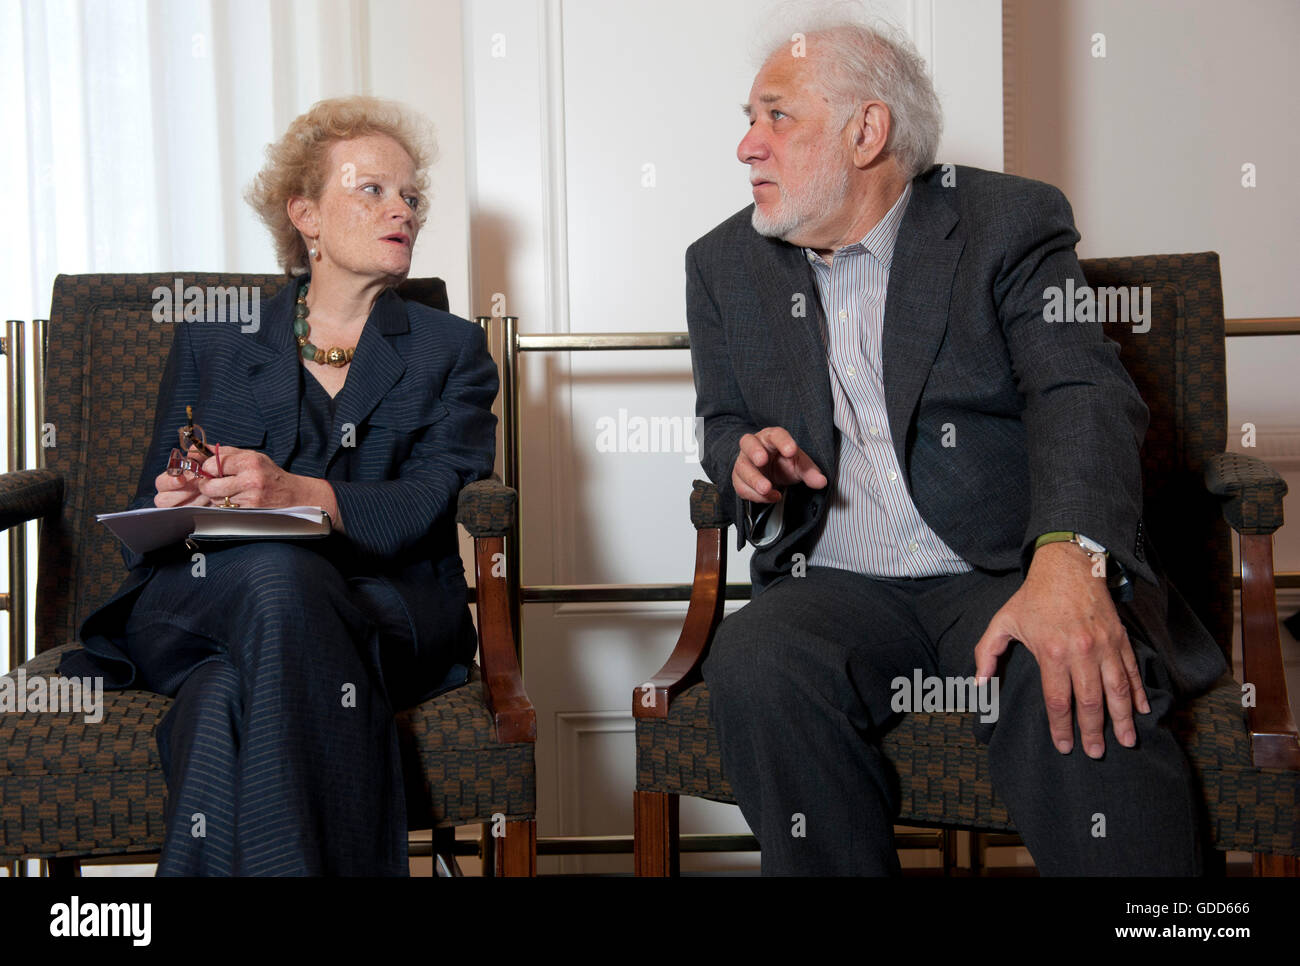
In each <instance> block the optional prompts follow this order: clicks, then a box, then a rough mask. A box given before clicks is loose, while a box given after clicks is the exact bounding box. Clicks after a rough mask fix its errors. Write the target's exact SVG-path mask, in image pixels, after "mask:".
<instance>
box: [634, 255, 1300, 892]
mask: <svg viewBox="0 0 1300 966" xmlns="http://www.w3.org/2000/svg"><path fill="white" fill-rule="evenodd" d="M1083 270H1084V274H1085V275H1086V276H1087V278H1088V281H1089V283H1090V284H1091V285H1093V286H1094V287H1102V286H1125V287H1127V286H1139V287H1141V286H1149V287H1150V288H1151V292H1152V319H1151V327H1150V329H1149V330H1148V331H1145V332H1133V331H1132V330H1131V329H1125V328H1122V327H1111V328H1109V329H1108V334H1109V335H1111V336H1112V337H1114V338H1116V339H1117V340H1118V341H1119V342H1120V344H1121V358H1122V360H1123V362H1124V364H1125V366H1126V367H1127V369H1128V371H1129V373H1130V375H1131V376H1132V377H1133V380H1134V382H1135V383H1136V384H1137V387H1138V389H1139V391H1140V392H1141V394H1142V398H1143V399H1144V400H1145V402H1146V403H1147V406H1148V407H1149V409H1150V411H1151V423H1150V427H1149V429H1148V430H1147V434H1146V442H1145V445H1144V447H1143V451H1142V466H1143V486H1144V500H1145V521H1146V522H1145V527H1146V533H1147V540H1148V541H1151V542H1154V544H1155V545H1156V547H1157V549H1158V551H1159V555H1160V558H1161V559H1162V560H1163V561H1165V562H1166V567H1167V572H1168V575H1169V578H1170V580H1171V581H1172V582H1173V583H1174V585H1175V586H1176V587H1178V589H1179V590H1180V592H1181V593H1182V595H1183V597H1185V598H1186V599H1187V600H1188V601H1189V602H1191V604H1192V606H1193V607H1194V609H1195V610H1196V612H1197V614H1198V616H1199V617H1200V619H1201V621H1202V622H1203V623H1204V624H1205V626H1206V627H1207V628H1208V629H1209V630H1210V631H1211V632H1212V633H1213V634H1214V635H1215V637H1216V638H1217V640H1218V641H1219V642H1220V643H1221V644H1222V646H1223V649H1224V651H1225V653H1227V654H1228V656H1229V659H1230V660H1231V645H1232V636H1233V633H1232V632H1233V586H1232V585H1233V579H1232V578H1233V574H1232V569H1233V568H1232V548H1231V543H1230V536H1229V532H1228V526H1229V525H1230V526H1231V527H1232V529H1234V530H1235V531H1236V532H1237V534H1238V537H1239V541H1240V550H1241V562H1242V568H1241V569H1242V592H1241V612H1242V638H1243V665H1242V667H1240V668H1238V669H1236V670H1237V672H1238V673H1237V676H1236V679H1234V678H1233V677H1232V676H1227V675H1225V677H1224V678H1223V679H1222V680H1221V681H1220V682H1219V683H1218V685H1217V686H1216V687H1214V688H1213V689H1212V690H1210V691H1209V692H1208V693H1206V694H1204V695H1202V696H1201V697H1199V698H1197V699H1196V700H1195V701H1193V702H1192V703H1191V704H1190V706H1188V707H1186V708H1184V709H1182V710H1181V711H1179V712H1177V720H1176V723H1175V728H1176V731H1177V732H1178V734H1179V736H1180V738H1181V741H1182V743H1183V746H1184V749H1185V750H1186V752H1187V755H1188V758H1189V759H1190V761H1191V765H1192V769H1193V771H1194V774H1195V776H1196V780H1197V782H1198V784H1199V789H1200V792H1201V795H1202V796H1203V801H1204V804H1205V812H1204V819H1205V824H1206V827H1207V829H1208V836H1209V840H1210V841H1209V843H1208V844H1209V845H1211V846H1212V847H1213V849H1216V850H1219V852H1220V853H1222V852H1226V851H1230V850H1239V851H1244V852H1251V853H1254V856H1255V858H1254V870H1255V872H1256V873H1257V874H1265V875H1297V874H1300V858H1297V857H1298V856H1300V804H1298V803H1300V738H1298V736H1297V732H1296V725H1295V721H1294V720H1293V718H1292V714H1291V711H1290V708H1289V706H1288V701H1287V692H1286V683H1285V678H1284V676H1283V666H1282V657H1281V650H1280V644H1279V636H1278V622H1277V611H1276V601H1275V593H1274V586H1273V546H1272V540H1273V538H1272V534H1273V532H1274V531H1275V530H1277V529H1278V528H1279V527H1280V526H1281V525H1282V497H1283V496H1284V495H1285V493H1286V483H1285V482H1284V481H1283V480H1282V479H1281V477H1280V476H1279V475H1278V474H1277V473H1276V472H1274V471H1273V470H1272V469H1270V468H1269V467H1268V466H1267V465H1265V464H1264V463H1262V462H1260V461H1259V460H1257V459H1253V458H1251V457H1249V456H1243V455H1240V454H1236V453H1227V452H1225V451H1224V447H1225V441H1226V429H1227V393H1226V386H1225V369H1224V322H1223V298H1222V292H1221V288H1220V277H1219V259H1218V255H1216V254H1215V253H1213V252H1208V253H1200V254H1190V255H1152V256H1141V257H1135V258H1109V259H1093V260H1088V261H1084V262H1083ZM1225 521H1226V522H1225ZM691 522H692V523H693V524H694V526H695V529H696V559H695V578H694V583H693V589H692V593H691V600H690V606H689V609H688V612H687V616H686V620H685V624H684V626H683V629H682V632H681V636H680V638H679V640H678V642H677V645H676V648H675V649H674V651H673V652H672V654H671V656H670V657H669V658H668V660H667V662H666V663H665V664H664V666H663V668H662V669H661V670H660V671H659V673H658V674H657V675H655V677H654V678H652V679H651V681H650V682H649V683H650V685H651V686H652V687H653V688H654V690H655V695H654V697H655V700H653V701H647V700H645V694H646V692H645V688H644V686H641V687H638V688H637V689H636V691H635V692H634V697H633V704H632V706H633V714H634V716H635V718H636V745H637V784H636V793H635V822H636V844H635V850H636V871H637V874H638V875H675V874H677V871H678V800H679V796H681V795H693V796H697V797H701V798H708V799H713V800H715V801H721V802H731V801H733V799H732V795H731V789H730V786H729V785H728V784H727V779H726V775H725V774H724V772H723V770H722V763H721V755H720V751H719V747H718V742H717V739H716V737H715V735H714V732H713V729H712V728H711V727H710V724H709V695H708V689H707V687H706V686H705V685H704V684H703V683H702V682H701V678H700V666H701V664H702V663H703V661H704V658H705V657H706V655H707V653H708V649H709V645H710V642H711V640H712V637H713V633H714V631H715V630H716V628H717V626H718V624H719V623H720V622H721V620H722V613H723V605H724V603H725V600H724V598H725V585H726V560H727V557H726V529H727V526H728V521H727V519H726V517H725V516H724V513H723V508H722V506H721V502H720V500H719V496H718V491H717V490H716V488H714V487H713V485H712V484H709V483H703V482H697V483H696V484H695V489H694V492H693V493H692V494H691ZM973 645H974V642H972V646H973ZM1238 681H1245V682H1250V683H1251V684H1253V685H1254V686H1255V701H1254V704H1253V706H1246V707H1243V705H1244V704H1248V702H1244V701H1243V690H1242V686H1241V684H1240V683H1238ZM883 749H884V752H885V754H886V756H887V757H888V759H889V760H890V761H891V762H892V763H893V765H894V767H895V769H896V770H897V773H898V778H899V785H900V787H901V801H902V807H901V812H900V814H899V815H898V817H897V821H898V823H899V824H903V825H909V826H923V827H934V828H941V829H946V830H953V829H968V830H974V831H976V832H980V833H1010V832H1014V827H1013V825H1012V822H1011V819H1010V816H1009V815H1008V814H1007V811H1006V808H1005V806H1004V805H1003V804H1002V803H1001V802H1000V801H999V800H998V797H997V796H996V795H995V794H994V792H993V787H992V784H991V782H990V780H989V774H988V765H987V758H986V755H985V752H984V749H983V746H981V745H979V744H978V743H977V742H976V741H975V739H974V737H973V734H972V723H971V721H970V720H969V716H968V715H966V714H927V713H913V714H908V715H905V716H904V717H903V719H902V721H901V722H900V723H899V724H898V725H897V726H896V727H894V728H893V729H892V730H891V731H889V732H888V733H887V734H886V736H885V737H884V740H883ZM1207 854H1211V853H1208V852H1207ZM1221 858H1222V856H1220V860H1221ZM1214 865H1218V866H1219V867H1221V866H1222V862H1221V861H1219V862H1216V863H1214V864H1213V865H1211V866H1210V867H1211V869H1213V868H1214Z"/></svg>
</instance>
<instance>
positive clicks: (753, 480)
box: [731, 426, 826, 503]
mask: <svg viewBox="0 0 1300 966" xmlns="http://www.w3.org/2000/svg"><path fill="white" fill-rule="evenodd" d="M794 483H806V484H807V485H808V486H810V487H812V488H813V489H814V490H820V489H821V488H822V487H824V486H825V485H826V475H825V474H824V473H822V471H821V470H820V469H818V468H817V464H816V463H814V462H813V461H812V460H811V459H809V458H808V454H807V453H805V452H804V451H803V450H801V449H800V448H799V446H798V444H797V443H795V441H794V438H793V437H792V436H791V435H790V434H789V433H787V432H786V431H785V430H784V429H782V428H781V427H780V426H768V427H767V428H766V429H760V430H759V431H758V432H757V433H746V434H745V435H744V436H742V437H740V453H739V454H738V455H737V456H736V463H735V466H733V467H732V469H731V485H732V486H733V487H735V490H736V493H737V494H739V496H740V498H741V499H742V500H749V501H750V502H751V503H776V502H777V501H778V500H780V499H781V488H782V487H786V486H790V485H792V484H794Z"/></svg>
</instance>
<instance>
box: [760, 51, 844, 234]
mask: <svg viewBox="0 0 1300 966" xmlns="http://www.w3.org/2000/svg"><path fill="white" fill-rule="evenodd" d="M745 111H746V114H747V115H748V116H749V124H750V126H749V133H747V134H746V135H745V136H744V138H742V139H741V141H740V145H739V146H738V147H737V149H736V156H737V157H738V158H739V159H740V160H741V161H742V162H743V163H744V164H747V165H749V180H750V183H751V184H753V186H754V215H753V225H754V230H755V231H757V232H758V233H759V234H762V235H769V236H772V237H775V238H781V239H784V240H785V241H788V242H790V243H791V244H794V245H803V246H806V247H810V248H821V247H825V246H826V245H829V244H830V241H829V240H828V239H827V238H824V237H822V236H823V235H827V234H828V233H827V230H826V228H827V226H828V225H829V224H830V223H831V222H833V221H834V220H836V219H837V217H842V209H843V206H844V204H845V202H846V199H847V198H848V193H849V174H850V172H851V170H852V167H853V165H852V160H851V155H850V150H849V147H848V146H847V144H846V142H845V136H844V131H843V128H840V127H837V125H838V123H839V118H835V117H832V114H831V107H830V104H828V103H827V101H826V98H825V96H824V95H823V94H822V93H821V84H820V82H819V78H818V76H817V72H816V70H815V69H814V68H813V66H812V64H811V63H810V58H808V57H794V56H792V55H791V54H790V52H789V51H787V50H780V51H777V53H775V54H774V55H773V56H772V57H771V59H770V60H768V62H767V63H766V64H764V65H763V69H762V70H760V71H759V72H758V76H757V77H755V78H754V86H753V88H751V89H750V92H749V103H748V104H747V105H745Z"/></svg>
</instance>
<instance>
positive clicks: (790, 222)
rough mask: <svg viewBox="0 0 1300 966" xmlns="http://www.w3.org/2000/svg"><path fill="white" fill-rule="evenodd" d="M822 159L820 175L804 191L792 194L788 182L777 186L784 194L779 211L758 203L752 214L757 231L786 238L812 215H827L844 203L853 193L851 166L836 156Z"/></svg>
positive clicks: (751, 220) (752, 221) (805, 223)
mask: <svg viewBox="0 0 1300 966" xmlns="http://www.w3.org/2000/svg"><path fill="white" fill-rule="evenodd" d="M820 160H821V163H820V164H819V165H818V166H817V173H816V175H815V176H814V177H813V179H812V180H811V181H810V182H809V183H808V186H807V188H806V189H804V191H803V193H802V194H801V195H792V194H789V193H787V192H786V189H785V185H784V184H778V185H777V186H776V187H777V191H778V192H780V196H781V197H780V200H779V201H778V202H777V205H776V210H775V211H773V212H772V213H771V214H764V213H763V210H762V209H761V208H760V207H759V206H758V205H754V214H753V216H752V217H751V218H750V223H751V224H753V226H754V231H756V232H758V233H759V234H760V235H766V236H767V237H769V238H780V239H781V240H783V241H786V240H788V238H789V236H790V235H791V234H793V233H794V232H795V231H796V230H798V229H799V228H802V227H804V226H805V225H807V224H808V222H809V221H811V220H812V219H814V218H817V217H819V216H820V217H825V216H826V215H829V214H830V213H832V212H834V211H836V210H838V209H839V208H840V207H841V206H842V205H843V204H844V199H845V198H846V197H847V195H848V193H849V171H848V168H846V167H844V166H842V165H840V164H837V163H835V160H834V159H832V158H822V159H820Z"/></svg>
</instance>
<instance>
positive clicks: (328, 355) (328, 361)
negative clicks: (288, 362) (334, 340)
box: [293, 282, 357, 369]
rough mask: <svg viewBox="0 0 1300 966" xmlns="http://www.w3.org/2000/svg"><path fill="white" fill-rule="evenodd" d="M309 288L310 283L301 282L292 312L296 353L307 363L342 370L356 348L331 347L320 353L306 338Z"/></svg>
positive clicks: (307, 333)
mask: <svg viewBox="0 0 1300 966" xmlns="http://www.w3.org/2000/svg"><path fill="white" fill-rule="evenodd" d="M310 287H311V283H310V282H303V283H302V285H300V286H299V287H298V302H297V304H296V305H295V307H294V310H293V337H294V339H295V340H296V341H297V343H298V351H299V352H301V353H302V357H303V358H304V359H306V360H307V361H308V362H315V363H317V364H318V365H322V366H334V368H336V369H342V368H343V367H344V366H346V365H347V364H348V363H349V362H351V361H352V356H353V355H354V354H355V353H356V351H357V350H356V347H355V346H353V347H352V348H350V349H344V348H342V347H341V346H331V347H330V348H328V349H325V350H324V351H322V350H320V349H318V348H317V347H316V346H314V345H312V344H311V341H310V339H309V338H308V337H309V336H310V335H311V326H310V325H309V324H308V323H307V316H308V315H309V314H311V309H309V308H307V289H309V288H310Z"/></svg>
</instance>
